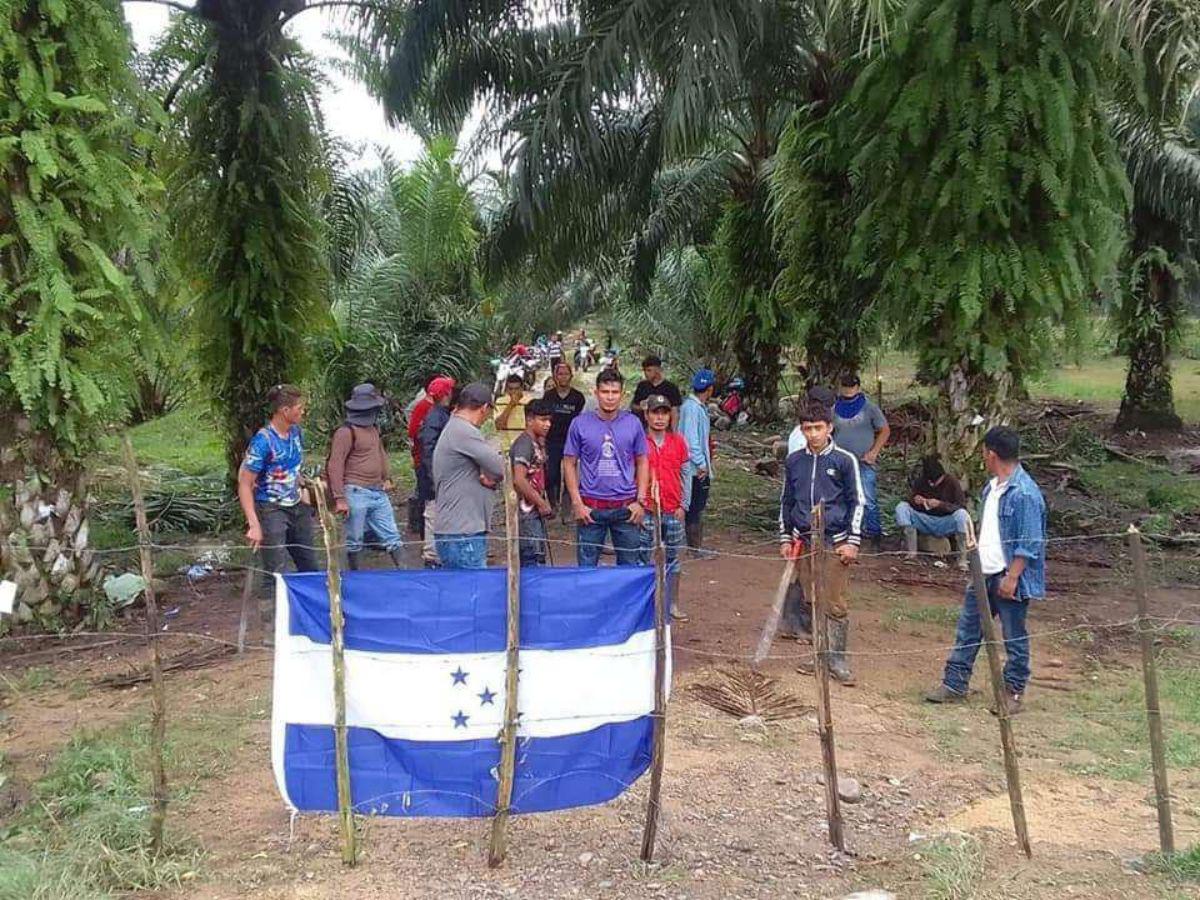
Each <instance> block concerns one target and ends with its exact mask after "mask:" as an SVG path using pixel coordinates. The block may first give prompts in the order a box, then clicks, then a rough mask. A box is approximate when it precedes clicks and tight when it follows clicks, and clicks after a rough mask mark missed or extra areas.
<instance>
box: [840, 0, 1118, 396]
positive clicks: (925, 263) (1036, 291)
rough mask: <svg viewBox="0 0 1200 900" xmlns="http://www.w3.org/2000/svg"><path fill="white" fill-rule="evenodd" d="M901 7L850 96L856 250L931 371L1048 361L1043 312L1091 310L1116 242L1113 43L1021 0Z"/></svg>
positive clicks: (937, 1)
mask: <svg viewBox="0 0 1200 900" xmlns="http://www.w3.org/2000/svg"><path fill="white" fill-rule="evenodd" d="M906 23H907V24H906V27H905V28H903V29H902V30H901V31H900V32H899V33H898V34H897V36H896V38H895V40H894V43H893V44H892V45H891V47H890V51H889V52H888V53H886V54H884V55H882V56H880V57H878V58H877V59H874V60H872V61H871V62H870V63H868V64H867V66H866V67H865V69H864V71H863V74H862V76H861V77H860V78H859V80H858V82H857V83H856V85H855V87H854V90H853V92H852V94H851V95H850V98H849V101H848V104H847V106H848V113H847V114H848V120H849V122H850V130H849V131H848V132H847V133H846V135H845V137H844V138H843V139H842V140H843V143H842V145H843V146H846V147H851V146H853V147H857V148H858V149H857V152H856V154H855V156H854V159H853V162H852V165H851V172H852V174H853V177H854V179H855V184H856V188H857V190H858V192H859V194H860V198H861V202H862V206H861V208H860V209H859V210H858V213H857V219H856V222H855V227H854V233H853V236H852V240H851V255H850V262H851V264H852V265H853V266H854V267H855V268H856V270H858V271H860V272H862V273H864V274H865V275H867V276H872V277H878V278H879V279H880V290H881V293H882V295H883V296H884V297H885V298H886V302H887V304H888V307H889V312H890V314H891V318H892V319H893V320H894V321H895V322H896V323H897V324H898V325H899V327H900V330H901V336H902V337H903V338H904V339H907V340H912V341H915V342H916V343H917V345H918V346H919V347H920V365H919V368H920V370H921V371H922V372H924V373H926V375H927V376H928V377H932V378H934V379H942V378H945V377H946V376H947V375H948V374H949V373H950V372H951V370H952V369H954V368H955V367H960V368H961V369H962V370H963V371H964V372H966V373H968V374H975V373H981V374H984V375H990V376H996V375H1000V376H1003V375H1004V374H1005V373H1017V374H1018V375H1020V374H1023V373H1026V372H1032V371H1035V370H1036V368H1037V365H1038V360H1039V358H1040V355H1041V352H1042V351H1043V350H1044V348H1045V343H1046V338H1047V335H1048V334H1049V329H1048V328H1047V327H1046V325H1047V323H1049V322H1051V321H1054V320H1062V319H1069V318H1070V317H1072V316H1074V315H1078V313H1079V312H1080V311H1081V310H1082V309H1083V308H1084V306H1085V304H1086V302H1087V300H1088V298H1089V297H1090V296H1091V295H1092V294H1093V292H1094V291H1096V290H1097V289H1098V287H1099V286H1100V285H1101V284H1102V282H1104V281H1105V279H1106V278H1108V277H1109V276H1110V275H1111V274H1112V272H1113V270H1114V266H1115V262H1116V258H1117V254H1118V252H1119V250H1120V238H1121V216H1122V214H1123V213H1124V211H1125V209H1126V206H1127V196H1126V195H1127V190H1128V188H1127V183H1126V181H1125V178H1124V173H1123V171H1122V166H1121V165H1120V161H1119V159H1118V157H1117V155H1116V151H1115V147H1114V144H1113V142H1112V139H1111V138H1110V136H1109V133H1108V130H1107V127H1106V122H1105V119H1104V116H1103V100H1104V95H1103V93H1102V90H1101V88H1100V86H1099V84H1098V75H1097V69H1098V66H1099V61H1100V59H1101V56H1100V47H1099V45H1098V42H1097V41H1096V39H1094V38H1093V37H1091V36H1089V35H1088V34H1085V33H1084V32H1083V31H1082V30H1080V29H1076V30H1074V31H1067V30H1065V29H1064V28H1063V27H1062V26H1061V25H1060V24H1059V22H1058V21H1057V20H1055V19H1054V18H1053V17H1052V14H1051V11H1048V10H1043V9H1042V8H1041V7H1040V6H1035V7H1033V8H1027V7H1025V6H1024V5H1022V4H1014V3H1012V2H1010V0H967V2H959V0H917V2H914V3H913V4H911V5H910V7H909V8H908V10H907V12H906ZM985 384H986V383H985ZM972 387H973V389H976V388H977V386H974V385H973V386H972Z"/></svg>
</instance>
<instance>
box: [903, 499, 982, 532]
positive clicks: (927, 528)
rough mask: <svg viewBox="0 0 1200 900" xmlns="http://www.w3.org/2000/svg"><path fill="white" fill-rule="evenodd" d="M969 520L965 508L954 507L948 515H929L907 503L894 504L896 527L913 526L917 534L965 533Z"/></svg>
mask: <svg viewBox="0 0 1200 900" xmlns="http://www.w3.org/2000/svg"><path fill="white" fill-rule="evenodd" d="M969 521H971V517H970V515H968V514H967V511H966V510H965V509H956V510H955V511H954V512H953V513H951V514H950V515H948V516H931V515H930V514H929V513H923V512H919V511H918V510H915V509H913V508H912V506H910V505H909V504H907V503H897V504H896V527H897V528H915V529H916V530H917V532H918V533H919V534H931V535H933V536H934V537H954V535H956V534H966V533H967V523H968V522H969Z"/></svg>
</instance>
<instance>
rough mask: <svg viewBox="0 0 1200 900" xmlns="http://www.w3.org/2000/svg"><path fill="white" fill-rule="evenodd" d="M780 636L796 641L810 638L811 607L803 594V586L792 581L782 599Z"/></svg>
mask: <svg viewBox="0 0 1200 900" xmlns="http://www.w3.org/2000/svg"><path fill="white" fill-rule="evenodd" d="M780 636H781V637H785V638H791V639H793V640H797V641H807V640H811V638H812V607H811V606H809V604H808V598H807V597H805V596H804V586H803V585H801V584H800V583H799V582H793V583H792V584H791V585H790V586H789V587H788V591H787V598H786V599H785V600H784V601H783V621H782V623H781V627H780Z"/></svg>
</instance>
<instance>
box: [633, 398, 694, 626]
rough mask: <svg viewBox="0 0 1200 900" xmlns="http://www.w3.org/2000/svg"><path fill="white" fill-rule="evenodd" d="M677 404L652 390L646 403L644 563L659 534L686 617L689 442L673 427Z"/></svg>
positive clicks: (676, 613)
mask: <svg viewBox="0 0 1200 900" xmlns="http://www.w3.org/2000/svg"><path fill="white" fill-rule="evenodd" d="M674 410H675V406H674V404H673V403H672V402H671V399H670V398H669V397H667V396H666V395H665V394H651V395H650V396H649V397H647V398H646V401H645V403H644V404H643V412H644V414H645V416H646V458H647V460H648V462H649V465H650V498H649V499H650V508H649V509H648V510H647V512H646V517H645V518H644V519H643V520H642V550H641V563H642V565H649V564H650V562H651V559H652V553H653V549H654V542H655V538H656V537H658V538H660V539H661V540H662V542H663V548H664V549H665V550H666V555H667V579H668V588H667V597H668V598H669V609H670V610H671V615H672V617H673V618H675V619H679V620H682V619H684V618H686V617H685V616H684V614H683V612H682V610H680V608H679V554H680V553H681V552H682V550H683V541H684V536H683V535H684V530H683V522H684V515H685V509H684V505H683V467H684V465H685V464H686V463H687V461H688V445H687V441H685V440H684V439H683V438H682V437H681V436H680V435H678V434H676V433H675V432H673V431H671V418H672V415H673V413H674Z"/></svg>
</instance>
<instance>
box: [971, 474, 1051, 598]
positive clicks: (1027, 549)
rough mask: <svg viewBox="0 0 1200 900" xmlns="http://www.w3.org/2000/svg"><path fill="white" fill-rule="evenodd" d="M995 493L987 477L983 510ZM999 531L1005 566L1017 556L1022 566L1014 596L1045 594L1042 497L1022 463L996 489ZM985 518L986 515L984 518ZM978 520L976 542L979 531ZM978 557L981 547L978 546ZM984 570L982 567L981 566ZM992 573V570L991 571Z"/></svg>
mask: <svg viewBox="0 0 1200 900" xmlns="http://www.w3.org/2000/svg"><path fill="white" fill-rule="evenodd" d="M993 493H997V492H996V491H993V490H992V483H991V482H990V481H989V482H988V483H987V484H985V485H984V487H983V497H982V508H983V509H984V510H985V512H986V510H987V504H988V498H989V497H990V496H991V495H992V494H993ZM996 505H997V509H998V514H997V519H998V521H999V533H1000V549H1001V552H1003V554H1004V562H1005V568H1007V567H1008V566H1010V565H1012V561H1013V559H1015V558H1016V557H1018V556H1020V557H1022V558H1023V559H1024V560H1025V569H1024V571H1022V572H1021V577H1020V578H1018V579H1017V596H1018V597H1020V598H1021V599H1022V600H1036V599H1041V598H1042V597H1045V596H1046V501H1045V499H1044V498H1043V497H1042V492H1041V489H1039V488H1038V486H1037V482H1035V481H1034V480H1033V479H1032V478H1031V477H1030V476H1029V473H1028V472H1026V471H1025V468H1024V466H1020V465H1018V466H1017V467H1016V469H1014V470H1013V473H1012V474H1011V475H1010V476H1009V477H1008V483H1007V487H1006V488H1005V489H1004V490H1003V492H999V493H998V497H997V501H996ZM985 522H986V518H985ZM984 527H986V525H985V524H984V522H981V523H980V533H981V538H980V543H981V544H982V531H983V528H984ZM980 557H981V558H982V547H981V548H980ZM984 571H986V568H985V570H984ZM993 574H994V573H993Z"/></svg>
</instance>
